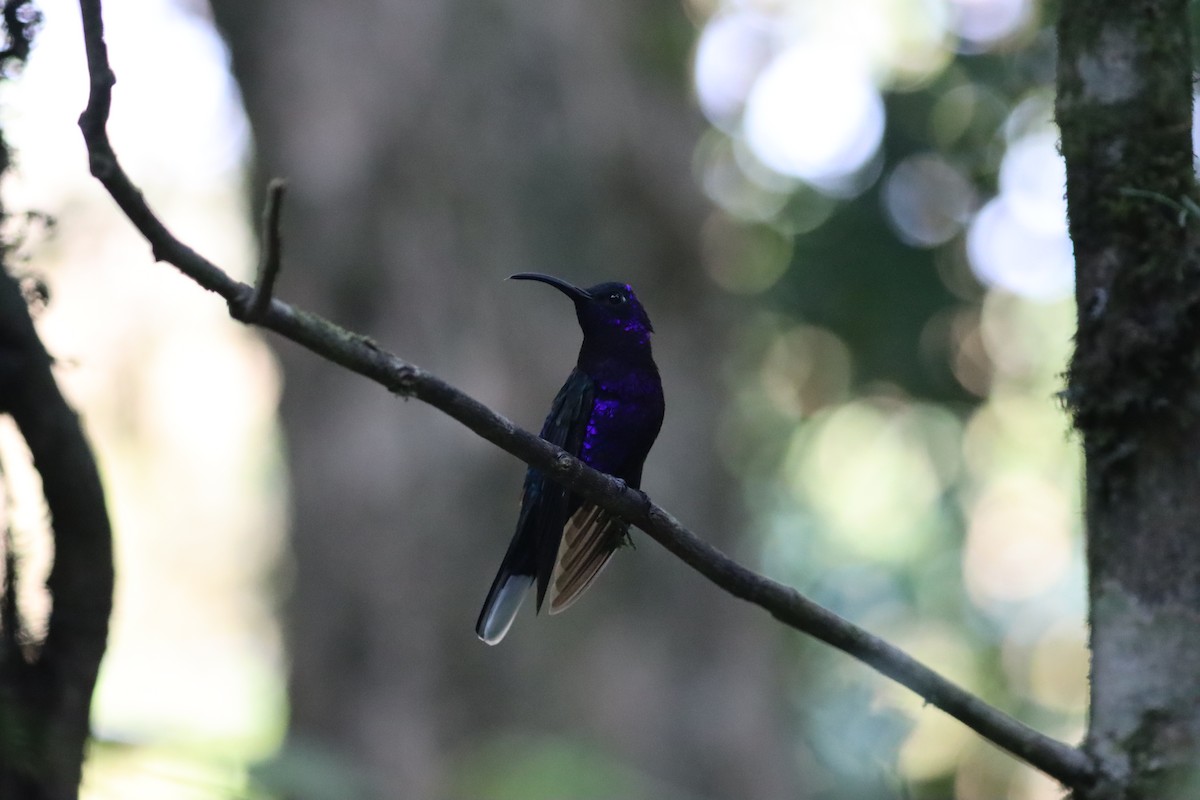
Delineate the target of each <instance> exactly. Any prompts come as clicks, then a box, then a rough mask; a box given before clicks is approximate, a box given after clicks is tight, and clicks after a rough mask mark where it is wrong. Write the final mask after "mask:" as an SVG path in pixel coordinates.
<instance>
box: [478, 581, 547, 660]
mask: <svg viewBox="0 0 1200 800" xmlns="http://www.w3.org/2000/svg"><path fill="white" fill-rule="evenodd" d="M532 585H533V576H532V575H517V574H514V573H512V572H510V571H509V570H508V566H507V565H504V566H501V567H500V572H499V574H498V575H496V580H495V581H494V582H493V583H492V589H491V591H489V592H488V596H487V600H485V601H483V610H482V611H480V612H479V621H478V622H476V623H475V633H476V635H478V636H479V638H480V639H482V640H483V641H484V642H486V643H487V644H499V643H500V640H501V639H503V638H504V634H506V633H508V629H509V628H511V627H512V624H513V620H514V619H516V616H517V611H519V610H520V608H521V601H522V600H524V599H525V594H526V593H527V592H528V591H529V587H530V586H532Z"/></svg>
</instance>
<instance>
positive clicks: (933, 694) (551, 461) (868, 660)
mask: <svg viewBox="0 0 1200 800" xmlns="http://www.w3.org/2000/svg"><path fill="white" fill-rule="evenodd" d="M80 7H81V9H82V12H83V24H84V38H85V44H86V47H87V52H88V68H89V70H90V72H91V77H92V80H91V96H90V98H89V101H88V106H87V110H85V111H84V113H83V115H82V116H81V117H80V121H79V122H80V127H81V128H82V130H83V135H84V139H85V141H86V142H87V146H88V152H89V153H90V155H91V163H92V165H93V169H92V171H93V174H94V175H95V176H96V177H97V178H98V179H99V180H100V182H101V183H102V184H104V187H105V188H106V189H107V190H108V192H109V194H110V195H112V197H113V199H114V200H115V201H116V203H117V205H118V206H120V207H121V209H122V210H124V211H125V213H126V216H128V217H129V219H130V221H131V222H132V223H133V224H134V225H135V226H136V227H137V229H138V230H139V231H141V233H142V235H143V236H144V237H145V238H146V240H147V241H148V242H149V243H150V245H151V247H152V249H153V252H154V255H155V258H156V259H158V260H162V261H167V262H168V263H170V264H173V265H174V266H175V267H177V268H178V269H179V270H180V271H181V272H183V273H184V274H185V275H187V276H188V277H190V278H192V279H193V280H195V281H196V282H197V283H199V284H200V285H201V286H203V287H204V288H206V289H209V290H210V291H214V292H216V293H217V294H219V295H221V296H222V297H223V298H225V300H226V302H227V303H228V304H229V306H230V311H231V314H232V315H233V316H234V317H235V318H237V317H238V313H239V312H238V309H239V308H244V307H246V306H245V304H246V303H247V302H248V298H250V297H251V296H252V295H253V293H254V289H252V288H251V287H249V286H246V285H245V284H242V283H239V282H238V281H235V280H233V279H232V278H230V277H229V276H228V275H227V274H225V273H224V272H223V271H222V270H220V269H219V268H218V267H217V266H215V265H214V264H212V263H211V262H209V261H208V260H206V259H205V258H204V257H203V256H201V255H199V254H198V253H196V252H195V251H194V250H192V249H191V248H190V247H188V246H186V245H184V244H183V243H182V242H180V241H179V240H177V239H176V238H175V237H174V236H173V235H172V234H171V233H170V232H169V231H168V230H167V229H166V227H165V226H164V225H163V224H162V223H161V222H160V221H159V220H158V218H157V217H156V216H155V215H154V213H153V212H152V211H151V210H150V208H149V206H148V205H147V204H146V202H145V200H144V198H143V197H142V195H141V193H140V192H139V191H138V189H137V188H136V187H135V186H134V185H133V184H132V182H130V180H129V178H128V177H127V176H126V175H125V173H124V171H123V170H122V169H121V167H120V164H119V163H118V161H117V158H116V156H115V154H114V153H113V151H112V148H111V146H110V145H109V143H108V137H107V135H106V133H105V130H104V126H105V121H106V117H107V114H108V109H109V105H110V97H109V95H110V94H111V87H112V78H111V70H110V67H109V65H108V60H107V55H106V51H105V46H104V41H103V26H102V23H101V20H100V0H80ZM97 164H100V165H103V169H97V168H96V165H97ZM253 322H254V324H256V325H259V326H261V327H264V328H268V329H270V330H273V331H275V332H276V333H278V334H280V335H281V336H284V337H285V338H287V339H291V340H292V341H294V342H296V343H297V344H300V345H302V346H303V347H306V348H308V349H309V350H311V351H312V352H313V353H315V354H317V355H319V356H321V357H323V358H325V359H327V360H329V361H333V362H334V363H336V364H339V365H341V366H343V367H345V368H346V369H348V370H350V371H352V372H356V373H358V374H360V375H363V376H365V377H367V378H369V379H371V380H373V381H375V382H376V383H378V384H380V385H381V386H383V387H385V388H386V389H388V390H389V391H391V392H393V393H395V394H398V395H401V396H403V397H415V398H417V399H419V400H421V401H423V402H425V403H428V404H429V405H431V406H433V407H434V408H437V409H439V410H440V411H442V412H444V413H446V414H448V415H449V416H451V417H453V418H454V419H456V420H458V421H459V422H461V423H462V424H463V425H465V426H466V427H467V428H470V429H471V430H472V431H474V432H475V433H476V434H478V435H479V436H481V437H483V438H484V439H487V440H488V441H489V442H492V443H493V444H495V445H496V446H498V447H500V448H501V449H503V450H505V451H506V452H508V453H511V454H512V455H514V456H516V457H517V458H519V459H521V460H522V461H524V462H525V463H527V464H530V465H532V466H534V467H537V468H538V469H541V470H543V471H544V472H545V473H546V474H547V475H549V476H550V477H551V478H552V479H553V480H555V481H557V482H559V483H560V484H562V485H564V486H567V487H569V488H570V489H571V490H572V491H574V492H578V493H579V494H581V495H583V496H584V497H586V498H587V499H588V500H591V501H592V502H595V503H596V504H598V505H600V506H601V507H602V508H604V509H605V510H608V511H611V512H613V513H615V514H617V515H618V516H620V517H621V518H622V519H625V520H628V521H629V522H631V523H633V524H634V525H636V526H637V527H639V528H641V529H642V530H643V531H645V532H646V533H647V534H649V535H650V537H651V538H653V539H655V540H656V541H657V542H658V543H659V544H661V545H662V546H663V547H665V548H666V549H667V550H669V551H670V552H672V553H674V554H675V555H676V556H678V557H679V558H680V559H682V560H683V561H684V562H685V563H686V564H688V565H689V566H691V567H692V568H693V569H695V570H696V571H697V572H699V573H700V574H702V575H704V576H705V577H706V578H708V579H709V580H710V581H712V582H713V583H715V584H716V585H717V586H719V587H720V588H722V589H724V590H725V591H726V592H728V593H730V594H732V595H734V596H735V597H739V598H741V599H743V600H746V601H748V602H750V603H753V604H755V605H757V606H759V607H761V608H763V609H765V610H766V611H768V612H769V613H770V614H771V615H772V616H774V617H775V618H776V619H778V620H779V621H780V622H783V623H784V624H785V625H788V626H789V627H792V628H795V629H796V630H798V631H801V632H803V633H807V634H809V635H810V636H814V637H816V638H817V639H820V640H821V641H824V642H826V643H827V644H830V645H832V646H833V647H836V648H838V649H839V650H842V651H843V652H845V653H847V654H849V655H851V656H853V657H854V658H856V659H858V660H860V661H862V662H863V663H865V664H867V665H869V666H871V667H872V668H874V669H876V670H878V671H879V672H881V673H882V674H884V675H886V676H888V677H890V678H892V679H893V680H895V681H897V682H898V683H901V684H903V685H904V686H907V687H908V688H909V689H911V690H913V691H914V692H916V693H917V694H918V695H920V696H921V697H922V698H923V699H924V700H925V701H926V702H927V703H929V704H930V705H933V706H936V707H937V708H940V709H942V710H943V711H945V712H946V713H948V714H950V715H951V716H954V717H956V718H957V719H959V720H961V721H962V722H963V723H964V724H966V725H967V726H968V727H970V728H972V729H974V730H975V731H977V732H978V733H979V734H980V735H982V736H984V737H985V738H987V739H989V740H991V741H992V742H993V743H995V744H996V745H998V746H999V747H1001V748H1003V749H1005V750H1007V751H1009V752H1010V753H1012V754H1014V755H1016V756H1017V757H1019V758H1021V759H1024V760H1025V761H1027V762H1029V763H1030V764H1032V765H1033V766H1035V767H1037V768H1038V769H1040V770H1042V771H1043V772H1045V773H1046V774H1048V775H1050V776H1052V777H1054V778H1056V779H1057V780H1059V781H1060V782H1062V783H1063V784H1065V785H1067V786H1070V787H1080V786H1085V785H1087V784H1089V783H1090V782H1091V780H1092V775H1093V770H1092V764H1091V761H1090V759H1089V758H1088V757H1087V756H1086V755H1085V754H1084V753H1083V752H1082V751H1080V750H1079V749H1077V748H1074V747H1071V746H1069V745H1067V744H1064V743H1063V742H1059V741H1057V740H1055V739H1052V738H1050V737H1048V736H1046V735H1045V734H1042V733H1039V732H1038V731H1035V730H1034V729H1032V728H1030V727H1029V726H1027V725H1025V724H1024V723H1021V722H1019V721H1017V720H1015V719H1013V718H1012V717H1010V716H1009V715H1007V714H1005V713H1004V712H1002V711H1000V710H999V709H997V708H994V707H993V706H990V705H988V704H987V703H985V702H984V701H983V700H981V699H979V698H978V697H976V696H975V695H973V694H971V693H970V692H967V691H965V690H964V689H962V688H961V687H959V686H957V685H955V684H954V683H951V682H950V681H948V680H947V679H945V678H943V677H942V676H941V675H939V674H937V673H936V672H934V671H933V670H932V669H930V668H929V667H927V666H925V665H924V664H922V663H920V662H919V661H917V660H916V659H914V658H912V657H911V656H909V655H908V654H907V653H905V652H904V651H902V650H900V649H899V648H897V647H895V646H893V645H891V644H889V643H888V642H886V641H884V640H883V639H881V638H879V637H877V636H874V635H873V634H871V633H868V632H867V631H865V630H863V629H862V628H860V627H858V626H856V625H854V624H853V623H851V622H849V621H847V620H845V619H843V618H842V617H840V616H838V615H837V614H835V613H833V612H832V611H830V610H828V609H826V608H824V607H822V606H820V605H819V604H817V603H815V602H813V601H812V600H810V599H808V598H807V597H805V596H804V595H802V594H800V593H799V592H797V591H796V590H795V589H792V588H789V587H787V586H784V585H782V584H779V583H777V582H775V581H773V580H770V579H769V578H766V577H764V576H762V575H759V574H757V573H755V572H753V571H752V570H750V569H747V568H746V567H744V566H742V565H741V564H739V563H737V562H736V561H734V560H732V559H730V558H729V557H727V556H725V555H724V554H723V553H721V552H720V551H719V550H717V549H716V548H714V547H713V546H712V545H710V544H708V543H706V542H705V541H703V540H701V539H700V538H699V537H697V536H696V535H695V534H694V533H692V532H691V531H689V530H688V529H687V528H685V527H684V526H683V525H681V524H680V523H679V521H678V520H676V519H675V517H673V516H672V515H671V514H670V513H669V512H667V511H665V510H664V509H662V508H659V507H658V506H656V505H654V504H653V503H652V502H650V500H649V498H648V497H647V496H646V495H644V494H643V493H641V492H638V491H636V490H633V489H629V488H627V487H626V486H624V484H622V483H621V482H619V481H617V480H616V479H614V478H612V477H610V476H608V475H605V474H603V473H600V472H597V471H595V470H593V469H591V468H590V467H588V466H587V465H585V464H584V463H583V462H581V461H579V460H578V459H576V458H573V457H572V456H571V455H569V454H568V453H566V452H564V451H562V450H561V449H559V448H557V447H555V446H554V445H551V444H550V443H548V442H546V441H545V440H543V439H541V438H539V437H537V436H534V435H533V434H531V433H529V432H528V431H525V430H522V429H521V428H519V427H517V426H516V425H514V424H513V423H512V422H510V421H509V420H507V419H505V418H504V417H502V416H500V415H498V414H496V413H495V412H494V411H492V410H491V409H489V408H487V407H486V406H484V405H483V404H482V403H480V402H479V401H477V400H475V399H473V398H471V397H469V396H467V395H466V394H464V393H462V392H461V391H459V390H458V389H456V388H454V387H453V386H450V385H449V384H447V383H445V382H444V381H442V380H441V379H440V378H438V377H436V376H435V375H433V374H431V373H429V372H426V371H425V370H423V369H421V368H420V367H417V366H415V365H413V364H410V363H408V362H406V361H404V360H403V359H401V358H399V357H398V356H395V355H393V354H391V353H388V352H385V351H384V350H382V349H380V348H379V347H378V346H377V345H376V344H375V343H374V342H373V341H371V340H370V339H368V338H366V337H364V336H361V335H359V334H355V333H352V332H350V331H347V330H345V329H343V328H340V327H338V326H337V325H334V324H333V323H331V322H329V321H327V320H325V319H322V318H321V317H318V316H316V315H313V314H309V313H307V312H305V311H302V310H300V309H297V308H294V307H292V306H290V305H288V304H287V303H285V302H283V301H280V300H277V299H270V301H269V302H267V303H266V305H265V307H264V308H263V313H262V314H261V316H260V317H259V318H257V319H255V320H253Z"/></svg>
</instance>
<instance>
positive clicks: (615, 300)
mask: <svg viewBox="0 0 1200 800" xmlns="http://www.w3.org/2000/svg"><path fill="white" fill-rule="evenodd" d="M628 299H629V298H627V297H626V296H625V295H623V294H621V293H620V292H613V293H612V294H610V295H609V296H608V302H610V303H612V304H613V305H614V306H619V305H621V304H622V303H624V302H626V301H627V300H628Z"/></svg>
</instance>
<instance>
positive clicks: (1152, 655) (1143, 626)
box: [1058, 0, 1200, 800]
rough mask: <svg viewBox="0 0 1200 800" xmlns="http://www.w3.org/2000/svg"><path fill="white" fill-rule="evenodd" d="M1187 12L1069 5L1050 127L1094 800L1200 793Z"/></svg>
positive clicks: (1199, 354) (1150, 3) (1198, 288)
mask: <svg viewBox="0 0 1200 800" xmlns="http://www.w3.org/2000/svg"><path fill="white" fill-rule="evenodd" d="M1187 6H1188V4H1187V2H1186V0H1137V1H1136V2H1129V3H1111V2H1106V0H1068V2H1064V4H1063V9H1062V16H1061V18H1060V23H1059V42H1060V56H1059V58H1060V60H1059V95H1058V120H1059V125H1060V126H1061V128H1062V150H1063V155H1064V156H1065V158H1066V162H1067V201H1068V206H1069V213H1070V222H1071V237H1072V239H1073V241H1074V243H1075V257H1076V263H1077V287H1076V291H1077V299H1078V306H1079V329H1078V337H1077V342H1076V353H1075V357H1074V359H1073V361H1072V363H1071V367H1070V374H1069V389H1068V402H1069V403H1070V405H1071V407H1072V409H1073V410H1074V413H1075V419H1076V424H1077V426H1078V428H1079V430H1080V432H1081V433H1082V435H1083V442H1084V447H1085V452H1086V457H1087V473H1086V474H1087V497H1086V505H1087V521H1088V525H1087V527H1088V567H1089V571H1090V601H1091V645H1092V674H1091V679H1092V707H1091V721H1090V727H1089V731H1088V736H1087V743H1086V748H1087V750H1088V751H1089V753H1090V754H1091V755H1092V756H1093V757H1094V758H1096V759H1097V762H1098V766H1099V767H1100V769H1101V771H1102V774H1103V777H1102V779H1101V781H1100V783H1099V784H1098V785H1097V787H1096V788H1095V790H1094V792H1093V793H1089V794H1087V795H1086V796H1087V797H1089V798H1091V797H1095V798H1105V799H1106V800H1107V798H1122V800H1135V798H1136V799H1137V800H1151V799H1152V798H1153V800H1167V799H1168V798H1194V797H1197V796H1200V782H1197V777H1198V776H1197V756H1196V754H1197V753H1198V752H1200V670H1198V669H1197V668H1196V665H1197V664H1200V633H1198V632H1200V491H1198V490H1197V487H1200V416H1198V413H1197V412H1198V411H1200V383H1198V380H1197V375H1198V374H1200V262H1198V260H1197V258H1196V247H1195V244H1196V231H1197V230H1198V227H1197V226H1200V219H1197V218H1196V217H1195V216H1194V215H1192V214H1190V213H1188V212H1187V205H1188V202H1189V201H1188V198H1191V197H1193V196H1194V178H1193V166H1192V159H1193V156H1192V142H1191V122H1192V61H1191V45H1190V41H1189V31H1190V23H1189V20H1188V14H1187Z"/></svg>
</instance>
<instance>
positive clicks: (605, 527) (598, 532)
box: [547, 503, 624, 614]
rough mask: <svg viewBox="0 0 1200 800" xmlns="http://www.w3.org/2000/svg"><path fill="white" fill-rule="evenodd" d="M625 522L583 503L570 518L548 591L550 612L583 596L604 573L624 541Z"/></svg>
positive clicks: (565, 528)
mask: <svg viewBox="0 0 1200 800" xmlns="http://www.w3.org/2000/svg"><path fill="white" fill-rule="evenodd" d="M623 529H624V523H622V522H621V520H620V519H619V518H617V517H614V516H612V515H611V514H609V513H608V512H607V511H604V510H602V509H601V508H600V507H599V506H595V505H592V504H591V503H584V504H582V505H581V506H580V507H579V509H578V510H577V511H576V512H575V513H574V514H572V515H571V518H570V519H569V520H567V524H566V526H565V527H564V528H563V535H562V541H561V542H560V543H559V546H558V556H557V558H556V559H555V561H554V570H553V572H551V573H550V586H549V589H548V592H547V594H548V595H549V599H550V613H551V614H557V613H558V612H560V611H563V610H565V609H566V608H567V606H569V605H571V604H572V603H574V602H575V601H576V600H578V599H579V596H580V595H581V594H583V591H584V589H586V588H587V587H588V586H589V585H590V584H591V582H592V581H593V580H594V579H595V578H596V576H597V575H599V574H600V570H601V569H602V568H603V567H604V565H605V564H607V563H608V559H609V557H610V556H612V554H613V552H614V551H615V550H616V548H617V545H618V544H619V543H620V541H621V532H622V531H623Z"/></svg>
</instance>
